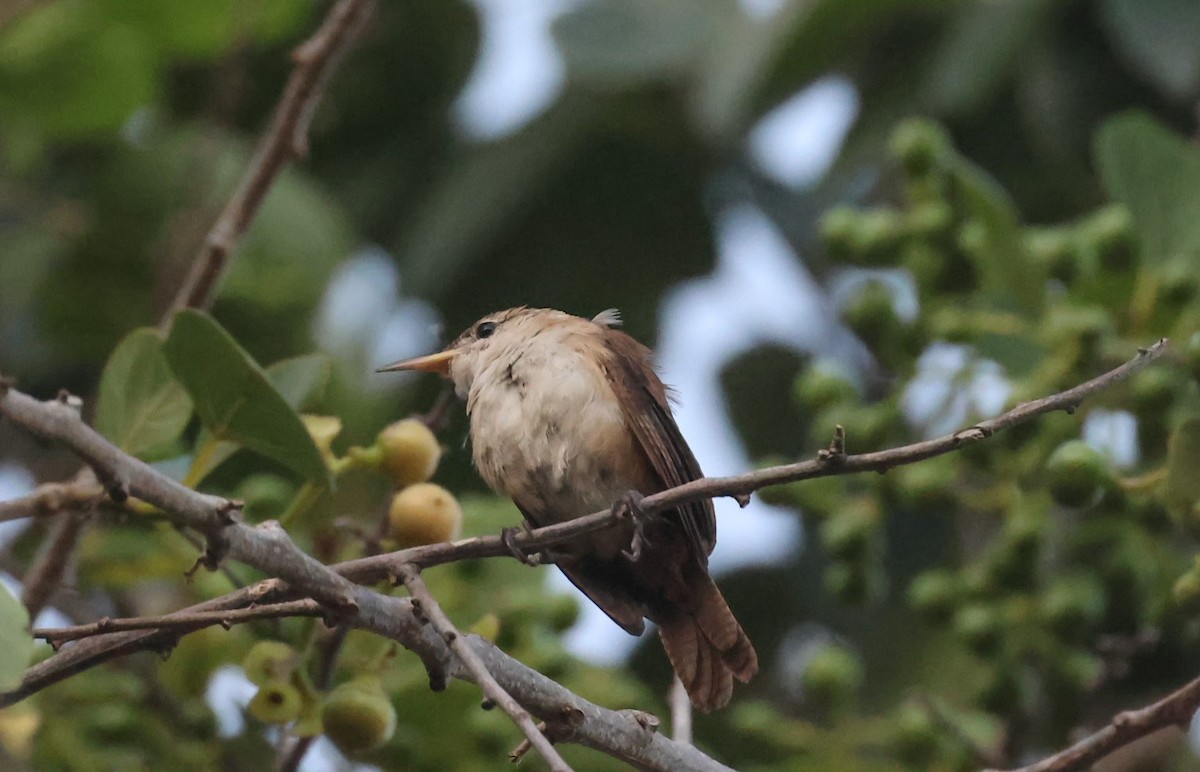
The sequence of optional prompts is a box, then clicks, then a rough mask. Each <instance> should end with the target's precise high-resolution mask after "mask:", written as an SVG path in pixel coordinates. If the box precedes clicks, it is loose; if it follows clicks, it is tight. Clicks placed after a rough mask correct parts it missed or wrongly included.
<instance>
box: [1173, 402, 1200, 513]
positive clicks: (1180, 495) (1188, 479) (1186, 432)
mask: <svg viewBox="0 0 1200 772" xmlns="http://www.w3.org/2000/svg"><path fill="white" fill-rule="evenodd" d="M1197 469H1200V418H1189V419H1188V420H1187V421H1184V422H1183V423H1182V424H1180V425H1179V428H1177V429H1176V430H1175V432H1174V433H1173V434H1172V435H1171V442H1170V445H1169V447H1168V449H1167V497H1166V498H1167V505H1168V506H1169V507H1171V509H1172V510H1173V511H1175V512H1176V513H1178V514H1181V515H1187V514H1188V513H1189V512H1190V511H1191V509H1192V506H1193V505H1194V504H1195V503H1196V502H1197V501H1198V500H1200V475H1198V474H1196V470H1197Z"/></svg>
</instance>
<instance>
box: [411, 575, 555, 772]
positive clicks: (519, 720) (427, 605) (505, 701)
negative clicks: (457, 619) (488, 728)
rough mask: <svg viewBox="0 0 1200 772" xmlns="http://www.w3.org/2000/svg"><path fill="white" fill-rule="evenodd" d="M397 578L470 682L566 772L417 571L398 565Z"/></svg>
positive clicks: (552, 766) (544, 739)
mask: <svg viewBox="0 0 1200 772" xmlns="http://www.w3.org/2000/svg"><path fill="white" fill-rule="evenodd" d="M397 576H398V578H399V579H400V580H401V581H403V582H404V586H405V587H407V588H408V591H409V593H411V594H412V599H413V601H412V602H413V607H414V609H416V610H417V611H418V613H419V615H421V616H424V617H425V619H427V620H428V621H429V624H430V626H432V627H433V629H434V630H436V631H437V633H438V635H440V636H441V637H442V640H444V641H445V642H446V645H447V646H448V647H450V650H451V651H453V652H454V653H455V654H456V655H458V658H459V660H460V661H461V662H462V664H463V666H464V667H465V668H466V669H467V670H468V671H470V673H471V675H472V676H474V678H473V679H472V680H474V681H475V683H477V684H478V685H479V688H480V689H481V690H482V691H483V695H484V697H486V698H487V699H488V701H489V702H491V703H493V704H495V705H498V706H500V709H501V710H503V711H504V712H505V713H507V714H508V716H509V718H511V719H512V720H513V723H515V724H516V725H517V727H518V728H520V730H521V731H522V732H523V733H524V734H525V739H527V740H529V743H530V745H532V746H533V747H534V748H536V749H537V751H538V753H540V754H541V755H542V758H544V759H545V760H546V761H547V762H548V763H549V764H550V768H551V769H552V770H555V772H570V769H571V767H570V766H569V765H568V764H567V762H565V761H563V758H562V756H560V755H559V754H558V751H557V750H555V749H554V746H553V745H552V744H551V743H550V740H549V739H548V738H547V737H546V735H544V734H542V730H541V729H539V728H538V726H537V724H535V723H534V721H533V717H532V716H530V715H529V712H528V711H526V710H525V708H523V707H521V705H520V703H518V702H517V701H516V700H514V699H513V697H512V695H511V694H509V693H508V692H506V691H505V690H504V687H502V686H500V684H499V683H497V682H496V678H495V677H494V676H493V675H492V674H491V672H490V671H489V670H488V669H487V665H485V664H484V663H483V660H482V659H480V658H479V655H478V654H476V653H475V650H474V649H472V648H471V647H470V646H469V645H468V644H467V642H466V639H465V638H464V637H463V634H462V633H460V632H459V631H458V628H456V627H455V626H454V623H453V622H451V621H450V617H448V616H446V612H445V611H443V610H442V606H441V604H440V603H438V602H437V599H436V598H434V597H433V595H432V593H430V592H429V588H428V587H426V586H425V580H424V579H422V578H421V573H420V571H418V570H417V569H416V567H414V566H411V565H407V566H401V567H400V571H399V572H398V574H397Z"/></svg>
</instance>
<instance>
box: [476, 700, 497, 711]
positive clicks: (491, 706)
mask: <svg viewBox="0 0 1200 772" xmlns="http://www.w3.org/2000/svg"><path fill="white" fill-rule="evenodd" d="M479 707H480V708H482V709H483V710H495V709H496V703H495V702H494V701H493V700H484V701H483V702H481V703H479Z"/></svg>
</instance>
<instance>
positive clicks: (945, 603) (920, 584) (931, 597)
mask: <svg viewBox="0 0 1200 772" xmlns="http://www.w3.org/2000/svg"><path fill="white" fill-rule="evenodd" d="M958 599H959V587H958V581H957V580H956V579H955V577H954V574H952V573H951V572H949V571H945V570H935V571H926V572H925V573H923V574H921V575H920V576H918V577H916V578H915V579H913V580H912V583H911V584H909V585H908V602H909V605H911V606H912V607H913V609H915V610H916V611H917V613H919V614H921V615H922V616H924V617H925V618H926V619H929V620H930V621H934V622H944V621H946V620H948V619H950V617H951V616H952V615H953V614H954V609H955V607H957V606H958Z"/></svg>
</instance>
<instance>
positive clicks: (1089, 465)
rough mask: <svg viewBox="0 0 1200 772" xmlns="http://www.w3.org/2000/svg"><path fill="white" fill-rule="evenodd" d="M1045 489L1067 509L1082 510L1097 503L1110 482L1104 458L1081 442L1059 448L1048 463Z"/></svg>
mask: <svg viewBox="0 0 1200 772" xmlns="http://www.w3.org/2000/svg"><path fill="white" fill-rule="evenodd" d="M1045 473H1046V486H1047V488H1048V489H1049V491H1050V496H1051V497H1052V498H1053V499H1054V500H1055V501H1057V502H1058V503H1059V504H1062V505H1063V506H1064V507H1082V506H1085V505H1087V504H1090V503H1092V502H1093V501H1095V500H1096V498H1097V496H1098V494H1099V492H1100V490H1101V488H1102V486H1104V484H1105V483H1106V482H1107V481H1108V478H1109V471H1108V465H1107V463H1106V462H1105V460H1104V456H1102V455H1100V453H1099V452H1098V451H1096V450H1094V449H1093V448H1091V447H1089V446H1088V445H1087V443H1085V442H1083V441H1082V440H1070V441H1068V442H1064V443H1063V444H1062V445H1059V446H1058V449H1057V450H1055V451H1054V452H1053V453H1051V454H1050V458H1049V459H1048V460H1047V461H1046V470H1045Z"/></svg>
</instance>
